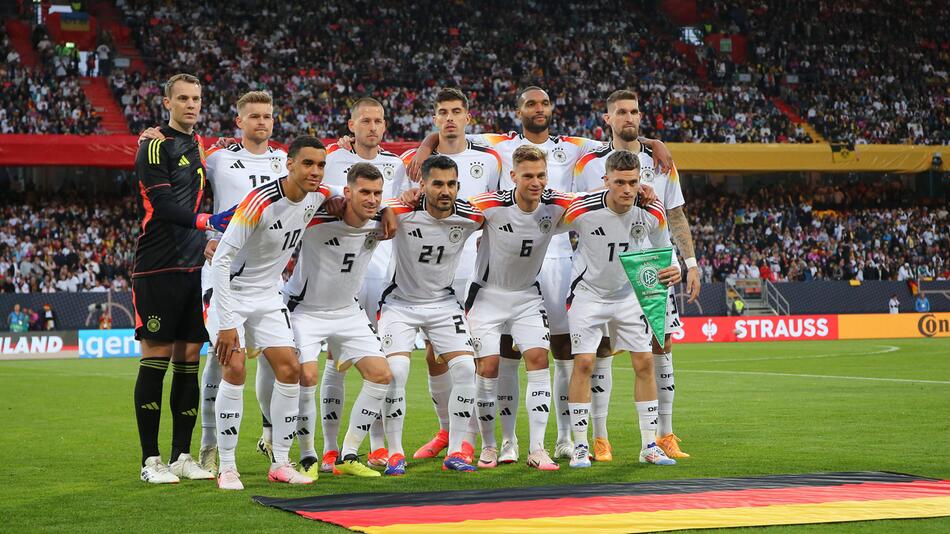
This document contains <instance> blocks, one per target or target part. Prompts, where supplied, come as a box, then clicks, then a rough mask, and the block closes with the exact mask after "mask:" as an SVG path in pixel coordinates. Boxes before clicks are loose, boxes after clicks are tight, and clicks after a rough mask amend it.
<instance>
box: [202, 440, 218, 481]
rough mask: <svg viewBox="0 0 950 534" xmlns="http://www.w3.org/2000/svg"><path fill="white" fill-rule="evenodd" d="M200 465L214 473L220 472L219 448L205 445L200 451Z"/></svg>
mask: <svg viewBox="0 0 950 534" xmlns="http://www.w3.org/2000/svg"><path fill="white" fill-rule="evenodd" d="M198 465H200V466H201V468H202V469H204V470H205V471H207V472H209V473H211V474H213V475H216V474H218V448H217V447H203V448H202V449H201V450H200V451H198Z"/></svg>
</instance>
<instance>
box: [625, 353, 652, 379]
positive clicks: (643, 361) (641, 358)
mask: <svg viewBox="0 0 950 534" xmlns="http://www.w3.org/2000/svg"><path fill="white" fill-rule="evenodd" d="M630 356H631V359H632V360H633V370H634V371H636V373H637V374H638V375H639V374H649V375H650V376H653V353H651V352H633V353H631V354H630Z"/></svg>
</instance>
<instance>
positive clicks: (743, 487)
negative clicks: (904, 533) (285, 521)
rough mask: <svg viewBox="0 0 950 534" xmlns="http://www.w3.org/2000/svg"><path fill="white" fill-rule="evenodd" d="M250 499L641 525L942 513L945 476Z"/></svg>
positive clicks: (437, 526) (514, 524) (356, 509)
mask: <svg viewBox="0 0 950 534" xmlns="http://www.w3.org/2000/svg"><path fill="white" fill-rule="evenodd" d="M254 500H255V501H256V502H259V503H261V504H265V505H268V506H274V507H277V508H281V509H284V510H287V511H291V512H294V513H296V514H299V515H301V516H303V517H307V518H310V519H315V520H319V521H324V522H329V523H333V524H336V525H340V526H343V527H345V528H349V529H351V530H356V531H361V532H371V533H380V534H402V533H410V532H412V533H428V532H445V531H447V530H450V529H461V530H463V531H464V532H466V533H470V532H473V533H483V532H484V533H486V534H488V533H496V532H513V533H519V532H520V533H529V532H531V533H533V532H538V533H544V534H550V533H551V532H562V531H572V532H573V531H576V525H579V524H582V525H584V528H585V529H594V530H596V531H598V532H618V533H619V532H648V531H663V530H679V529H685V528H721V527H739V526H763V525H790V524H804V523H828V522H840V521H863V520H872V519H898V518H912V517H938V516H950V481H946V480H935V479H928V478H922V477H914V476H911V475H901V474H897V473H875V472H863V473H825V474H816V475H781V476H768V477H754V478H732V479H729V478H726V479H694V480H669V481H660V482H645V483H633V484H597V485H584V486H548V487H532V488H507V489H505V490H504V491H498V490H497V489H492V490H465V491H454V492H430V493H394V494H373V493H363V494H350V495H333V496H326V497H310V498H304V499H269V498H266V497H254Z"/></svg>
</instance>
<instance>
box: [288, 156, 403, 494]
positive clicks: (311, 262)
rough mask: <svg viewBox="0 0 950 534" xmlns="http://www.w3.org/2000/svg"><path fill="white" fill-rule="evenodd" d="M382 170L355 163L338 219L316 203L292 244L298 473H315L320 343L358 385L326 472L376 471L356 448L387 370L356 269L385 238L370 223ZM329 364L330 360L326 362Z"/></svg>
mask: <svg viewBox="0 0 950 534" xmlns="http://www.w3.org/2000/svg"><path fill="white" fill-rule="evenodd" d="M383 182H384V180H383V175H382V173H381V172H380V171H379V169H378V168H377V167H375V166H373V165H371V164H369V163H356V164H354V165H353V166H352V167H350V169H349V170H348V171H347V178H346V188H345V189H344V194H345V195H346V197H347V200H348V202H347V204H346V208H345V211H344V213H343V216H342V217H339V218H338V217H333V216H331V215H329V214H328V213H327V212H326V211H325V210H323V209H321V210H320V211H318V212H317V214H316V215H315V216H314V218H313V220H311V221H310V227H309V228H308V230H307V231H306V233H304V237H303V243H302V245H301V248H300V259H299V261H298V262H297V266H296V267H295V269H294V273H293V275H292V276H291V278H290V280H289V281H288V282H287V285H286V286H285V287H284V296H285V299H286V302H287V308H288V309H289V310H290V322H291V324H292V325H293V327H294V335H295V336H296V338H297V346H298V347H299V348H300V363H301V366H302V368H303V371H302V375H301V382H300V389H301V398H303V397H304V395H303V391H304V390H309V396H310V402H309V403H306V404H304V403H301V406H300V425H299V426H298V431H297V434H298V436H299V444H300V457H301V460H300V466H301V471H302V472H304V473H305V474H307V475H309V476H311V477H312V478H316V477H317V475H318V473H319V467H320V466H319V465H318V464H317V453H316V451H315V450H314V446H313V438H314V432H315V431H316V424H315V420H314V417H315V416H316V407H315V406H314V404H313V393H314V390H315V389H316V384H317V360H318V357H319V356H320V348H321V346H322V345H323V343H324V342H326V343H327V344H328V345H329V348H330V352H331V353H332V354H333V360H327V362H328V365H327V368H330V367H336V368H337V369H339V370H340V371H341V372H342V371H344V370H346V369H347V368H348V367H350V365H354V366H355V367H356V369H357V370H358V371H359V372H360V374H361V375H362V376H363V388H362V390H361V391H360V394H359V396H358V397H357V398H356V402H355V403H354V404H353V409H352V411H351V412H350V423H349V428H348V430H347V432H346V436H345V437H344V438H343V450H342V451H341V454H340V457H339V458H338V459H337V460H336V461H335V465H334V471H333V472H334V473H336V474H347V475H354V476H363V477H375V476H379V472H378V471H373V470H372V469H370V468H369V467H366V466H365V465H363V464H361V463H360V462H359V460H357V457H356V454H357V452H358V451H359V447H360V444H361V443H362V442H363V438H365V437H366V433H367V432H368V431H369V429H370V425H372V424H373V423H374V422H375V421H377V420H379V419H380V416H381V414H382V409H383V400H384V399H385V398H386V393H387V392H388V390H389V383H390V381H391V379H392V374H391V373H390V371H389V365H388V364H387V363H386V359H385V358H384V357H383V353H382V352H381V351H380V346H379V338H378V337H377V336H376V331H375V330H374V329H373V325H372V323H370V322H369V320H368V319H367V318H366V315H365V312H364V311H363V309H362V308H361V307H360V305H359V302H358V300H357V295H358V293H359V288H360V285H361V284H362V283H363V275H364V274H366V271H367V270H368V269H369V265H370V262H371V261H372V258H373V257H374V250H375V249H376V248H377V246H378V244H379V242H380V239H381V238H383V237H385V236H384V235H383V233H384V232H383V229H382V226H381V224H380V223H379V222H378V221H379V217H378V216H377V212H378V211H379V205H380V202H381V200H382V193H383V189H384V187H383ZM330 362H332V364H333V365H329V364H330Z"/></svg>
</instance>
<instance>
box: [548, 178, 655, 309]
mask: <svg viewBox="0 0 950 534" xmlns="http://www.w3.org/2000/svg"><path fill="white" fill-rule="evenodd" d="M558 230H559V231H567V230H574V231H575V232H577V252H576V254H574V263H573V265H572V267H571V293H570V295H569V296H568V299H567V304H568V306H570V303H571V300H573V298H574V295H575V294H576V293H577V292H579V291H586V292H589V293H591V294H593V295H594V297H595V298H597V299H598V300H602V301H608V302H610V301H619V300H623V299H625V298H629V296H630V295H631V294H632V293H633V287H632V286H631V285H630V281H629V280H628V279H627V275H626V273H625V272H624V269H623V265H622V264H621V263H620V253H622V252H637V251H640V250H644V249H648V248H653V246H657V247H668V246H670V238H669V233H668V232H667V231H666V214H665V210H664V208H663V204H662V202H660V201H659V200H657V201H655V202H654V203H653V204H651V205H650V206H648V207H647V208H646V209H643V208H640V207H638V206H633V207H632V208H630V210H628V211H627V212H626V213H617V212H615V211H613V210H611V209H610V208H609V207H608V206H607V190H603V191H597V192H593V193H587V194H582V195H579V196H577V197H575V198H574V200H573V201H571V205H570V206H569V207H568V208H567V212H566V213H565V214H564V218H563V220H562V222H561V226H560V227H559V228H558Z"/></svg>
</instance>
